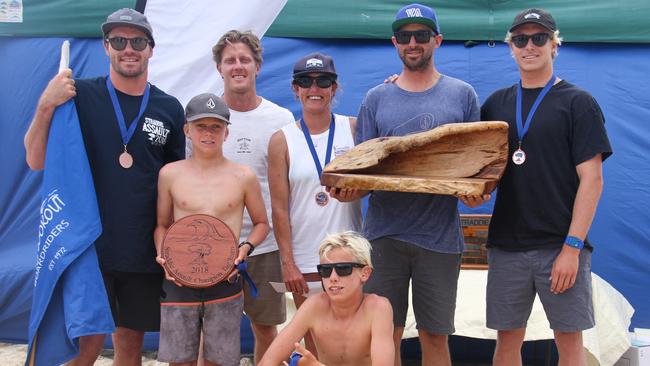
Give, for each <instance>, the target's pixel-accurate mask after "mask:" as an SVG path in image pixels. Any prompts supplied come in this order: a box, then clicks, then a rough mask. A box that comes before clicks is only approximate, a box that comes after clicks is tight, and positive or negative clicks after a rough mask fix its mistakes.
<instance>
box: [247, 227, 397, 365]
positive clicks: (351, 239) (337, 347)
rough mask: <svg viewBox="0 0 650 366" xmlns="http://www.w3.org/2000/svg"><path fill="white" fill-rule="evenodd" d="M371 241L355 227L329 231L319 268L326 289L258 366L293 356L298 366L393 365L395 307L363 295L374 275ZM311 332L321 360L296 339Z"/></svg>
mask: <svg viewBox="0 0 650 366" xmlns="http://www.w3.org/2000/svg"><path fill="white" fill-rule="evenodd" d="M370 250H371V247H370V243H369V242H368V241H367V240H366V239H365V238H363V237H361V236H360V235H358V234H356V233H354V232H350V231H348V232H344V233H340V234H332V235H329V236H327V237H326V238H325V239H324V240H323V242H322V243H321V245H320V248H319V251H318V254H319V256H320V264H319V265H318V267H317V268H318V273H319V274H320V275H321V277H322V283H323V289H324V290H325V291H324V292H323V293H320V294H317V295H313V296H311V297H309V298H308V299H307V301H305V302H304V303H303V305H302V306H301V307H300V309H298V311H297V312H296V315H295V316H294V317H293V319H292V320H291V322H290V323H289V324H288V325H287V326H286V327H285V328H284V329H283V330H282V332H280V334H279V335H278V337H277V338H276V339H275V340H274V341H273V343H272V344H271V347H270V348H269V349H268V351H267V352H266V353H265V354H264V358H262V361H261V362H260V363H259V365H260V366H268V365H272V366H277V365H279V364H280V363H281V362H282V361H283V360H287V359H289V357H290V354H291V351H292V350H294V348H295V352H293V354H291V361H290V362H291V364H292V365H294V364H296V365H300V366H305V365H374V366H376V365H392V364H393V360H394V353H395V347H394V345H393V323H392V315H393V310H392V308H391V306H390V303H389V302H388V300H387V299H386V298H384V297H381V296H378V295H375V294H364V293H363V285H364V284H365V283H366V281H368V278H370V274H371V273H372V263H371V261H370ZM307 332H311V335H312V337H313V339H314V342H315V343H316V348H317V349H318V356H319V358H320V360H317V359H316V358H315V357H314V356H313V355H312V354H311V353H310V352H309V351H307V350H306V349H305V348H304V347H303V346H301V345H300V344H299V343H296V342H298V340H300V339H301V338H303V336H304V335H305V334H306V333H307Z"/></svg>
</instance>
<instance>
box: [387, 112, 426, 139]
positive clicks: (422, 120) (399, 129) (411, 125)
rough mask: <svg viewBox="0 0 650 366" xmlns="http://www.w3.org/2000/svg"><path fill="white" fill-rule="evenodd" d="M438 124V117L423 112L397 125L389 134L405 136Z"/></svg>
mask: <svg viewBox="0 0 650 366" xmlns="http://www.w3.org/2000/svg"><path fill="white" fill-rule="evenodd" d="M437 126H438V122H436V118H435V117H434V116H433V114H431V113H421V114H418V115H417V116H415V117H413V118H411V119H409V120H408V121H406V122H404V123H401V124H399V125H398V126H395V127H393V128H391V129H390V131H388V134H387V135H388V136H405V135H410V134H413V133H418V132H422V131H428V130H430V129H432V128H434V127H437Z"/></svg>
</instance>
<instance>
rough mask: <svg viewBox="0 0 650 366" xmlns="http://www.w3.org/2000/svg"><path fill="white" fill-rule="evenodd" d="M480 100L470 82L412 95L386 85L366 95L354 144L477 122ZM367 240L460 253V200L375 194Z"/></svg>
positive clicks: (443, 80) (443, 81) (444, 82)
mask: <svg viewBox="0 0 650 366" xmlns="http://www.w3.org/2000/svg"><path fill="white" fill-rule="evenodd" d="M479 116H480V110H479V104H478V96H477V95H476V92H475V91H474V89H473V88H472V87H471V86H470V85H469V84H467V83H465V82H463V81H461V80H458V79H455V78H452V77H449V76H445V75H442V76H441V77H440V80H438V82H437V83H436V85H434V86H433V87H432V88H431V89H428V90H426V91H423V92H409V91H406V90H403V89H401V88H400V87H398V86H397V85H396V84H382V85H379V86H376V87H374V88H373V89H371V90H370V91H369V92H368V94H367V95H366V97H365V99H364V101H363V103H362V104H361V108H360V110H359V117H358V119H357V129H356V136H355V139H356V142H357V143H361V142H363V141H366V140H369V139H372V138H376V137H384V136H404V135H408V134H412V133H417V132H422V131H427V130H430V129H432V128H435V127H437V126H440V125H443V124H446V123H454V122H473V121H478V120H479ZM363 232H364V235H365V236H366V237H367V238H368V239H369V240H373V239H377V238H381V237H390V238H393V239H397V240H401V241H406V242H409V243H413V244H415V245H417V246H419V247H422V248H425V249H429V250H433V251H436V252H441V253H461V252H462V251H463V249H464V248H463V236H462V232H461V228H460V219H459V217H458V200H457V199H456V197H453V196H447V195H437V194H425V193H405V192H385V191H373V192H372V193H371V194H370V199H369V201H368V212H367V214H366V219H365V221H364V229H363Z"/></svg>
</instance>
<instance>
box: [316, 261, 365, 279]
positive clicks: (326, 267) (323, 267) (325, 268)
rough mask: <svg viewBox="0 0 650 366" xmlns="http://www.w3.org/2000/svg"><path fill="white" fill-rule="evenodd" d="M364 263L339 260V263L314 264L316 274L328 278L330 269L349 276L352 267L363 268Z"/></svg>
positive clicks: (330, 273)
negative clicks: (316, 270)
mask: <svg viewBox="0 0 650 366" xmlns="http://www.w3.org/2000/svg"><path fill="white" fill-rule="evenodd" d="M363 267H365V265H364V264H361V263H354V262H341V263H325V264H319V265H317V266H316V268H317V269H318V274H319V275H320V276H321V277H322V278H329V277H330V276H331V275H332V270H333V269H334V270H336V274H337V275H339V276H349V275H350V274H352V269H353V268H363Z"/></svg>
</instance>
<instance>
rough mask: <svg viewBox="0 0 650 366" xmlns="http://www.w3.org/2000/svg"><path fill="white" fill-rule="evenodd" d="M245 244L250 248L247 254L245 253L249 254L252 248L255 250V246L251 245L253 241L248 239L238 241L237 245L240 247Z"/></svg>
mask: <svg viewBox="0 0 650 366" xmlns="http://www.w3.org/2000/svg"><path fill="white" fill-rule="evenodd" d="M246 244H248V246H249V247H250V249H249V250H248V254H247V255H251V254H252V253H253V250H255V246H254V245H253V243H251V242H250V241H248V240H246V241H242V242H241V243H239V247H240V248H241V247H243V246H244V245H246Z"/></svg>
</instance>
